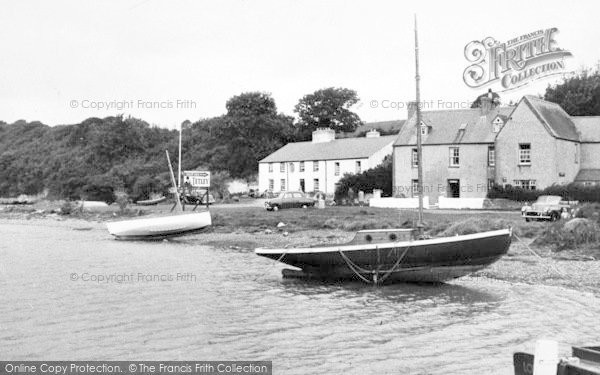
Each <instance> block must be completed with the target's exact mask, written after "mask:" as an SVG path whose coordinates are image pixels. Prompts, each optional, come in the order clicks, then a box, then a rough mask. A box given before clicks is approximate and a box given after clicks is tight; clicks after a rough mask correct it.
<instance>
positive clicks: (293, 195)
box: [265, 191, 315, 211]
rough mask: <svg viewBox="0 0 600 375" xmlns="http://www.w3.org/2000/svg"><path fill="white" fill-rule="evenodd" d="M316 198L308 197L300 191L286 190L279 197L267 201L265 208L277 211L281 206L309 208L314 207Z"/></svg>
mask: <svg viewBox="0 0 600 375" xmlns="http://www.w3.org/2000/svg"><path fill="white" fill-rule="evenodd" d="M314 205H315V200H314V199H312V198H308V197H306V196H305V195H304V193H302V192H300V191H286V192H282V193H279V196H278V197H277V198H273V199H269V200H267V201H266V202H265V208H266V209H267V210H268V211H277V210H279V209H280V208H299V207H302V208H307V207H313V206H314Z"/></svg>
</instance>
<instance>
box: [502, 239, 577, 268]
mask: <svg viewBox="0 0 600 375" xmlns="http://www.w3.org/2000/svg"><path fill="white" fill-rule="evenodd" d="M513 236H514V237H515V238H516V239H517V240H519V242H521V243H522V244H523V245H525V248H527V250H529V251H530V252H531V253H532V254H533V255H535V256H536V257H537V258H538V259H540V260H542V261H543V262H545V263H548V264H549V266H550V268H552V269H553V270H554V271H555V272H556V273H558V274H559V275H560V276H562V277H564V278H567V275H566V274H565V273H564V272H561V271H560V270H559V269H558V268H556V265H554V264H551V263H549V262H546V259H545V258H543V257H542V256H541V255H539V254H538V253H536V252H535V251H533V249H532V248H531V247H529V245H528V244H526V243H525V241H523V240H522V239H521V238H520V237H519V236H517V235H516V234H515V233H514V232H513Z"/></svg>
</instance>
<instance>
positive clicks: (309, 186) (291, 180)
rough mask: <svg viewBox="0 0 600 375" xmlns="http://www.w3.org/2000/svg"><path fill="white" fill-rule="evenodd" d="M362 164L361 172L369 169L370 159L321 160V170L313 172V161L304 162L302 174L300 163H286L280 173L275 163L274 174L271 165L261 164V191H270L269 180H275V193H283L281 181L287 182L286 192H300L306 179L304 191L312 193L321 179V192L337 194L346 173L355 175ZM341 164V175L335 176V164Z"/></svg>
mask: <svg viewBox="0 0 600 375" xmlns="http://www.w3.org/2000/svg"><path fill="white" fill-rule="evenodd" d="M357 161H360V162H361V171H364V170H366V169H368V168H369V166H370V165H371V162H370V160H369V159H367V158H364V159H345V160H326V161H325V160H320V161H317V163H318V164H319V170H318V171H317V172H315V171H313V161H312V160H311V161H305V162H304V172H300V162H298V161H295V162H286V163H284V164H285V172H280V165H279V163H273V172H269V163H259V165H258V186H259V190H260V191H261V192H262V191H265V190H268V189H269V179H273V180H274V186H273V191H274V192H279V191H281V180H282V179H283V180H285V181H286V190H288V191H290V190H300V179H304V190H305V191H307V192H312V191H314V190H315V186H314V179H316V178H318V179H319V190H320V191H323V192H325V193H327V194H333V193H334V192H335V184H336V183H337V182H338V181H339V180H340V179H341V178H342V176H343V175H344V173H352V174H353V173H355V171H356V162H357ZM336 162H338V163H340V173H339V175H336V174H335V163H336ZM291 163H293V164H294V171H293V172H292V171H291V169H290V164H291Z"/></svg>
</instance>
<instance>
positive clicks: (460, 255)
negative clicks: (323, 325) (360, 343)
mask: <svg viewBox="0 0 600 375" xmlns="http://www.w3.org/2000/svg"><path fill="white" fill-rule="evenodd" d="M368 232H369V231H361V232H359V235H360V234H364V233H368ZM510 242H511V231H510V230H509V229H505V230H498V231H490V232H484V233H476V234H469V235H463V236H454V237H444V238H434V239H425V240H410V239H409V240H405V239H403V240H400V241H389V242H380V243H356V241H353V242H351V243H349V244H346V245H334V246H322V247H313V248H310V247H309V248H289V249H264V248H259V249H256V250H255V252H256V254H257V255H260V256H264V257H267V258H271V259H275V260H280V261H281V262H283V263H286V264H289V265H291V266H294V267H298V268H300V269H301V271H295V272H294V271H292V272H290V271H289V270H286V271H285V272H284V276H285V277H307V278H317V279H353V280H356V279H363V278H364V279H367V280H372V281H373V282H377V280H378V279H379V280H382V279H383V278H384V277H385V282H432V283H439V282H445V281H448V280H452V279H455V278H458V277H461V276H465V275H468V274H470V273H473V272H475V271H478V270H480V269H482V268H484V267H486V266H488V265H489V264H491V263H493V262H495V261H496V260H498V259H499V258H500V257H502V256H503V255H504V254H506V252H507V251H508V248H509V246H510ZM363 281H365V280H363Z"/></svg>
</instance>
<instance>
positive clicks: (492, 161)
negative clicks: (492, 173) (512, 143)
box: [488, 146, 496, 167]
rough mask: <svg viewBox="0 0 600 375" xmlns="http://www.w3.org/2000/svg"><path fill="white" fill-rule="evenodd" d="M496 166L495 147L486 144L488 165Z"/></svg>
mask: <svg viewBox="0 0 600 375" xmlns="http://www.w3.org/2000/svg"><path fill="white" fill-rule="evenodd" d="M495 166H496V147H494V146H488V167H495Z"/></svg>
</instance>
